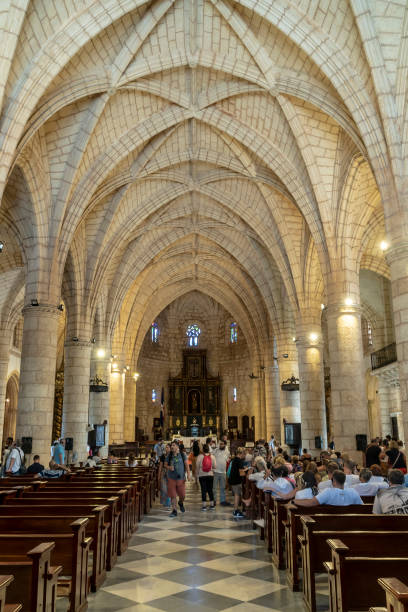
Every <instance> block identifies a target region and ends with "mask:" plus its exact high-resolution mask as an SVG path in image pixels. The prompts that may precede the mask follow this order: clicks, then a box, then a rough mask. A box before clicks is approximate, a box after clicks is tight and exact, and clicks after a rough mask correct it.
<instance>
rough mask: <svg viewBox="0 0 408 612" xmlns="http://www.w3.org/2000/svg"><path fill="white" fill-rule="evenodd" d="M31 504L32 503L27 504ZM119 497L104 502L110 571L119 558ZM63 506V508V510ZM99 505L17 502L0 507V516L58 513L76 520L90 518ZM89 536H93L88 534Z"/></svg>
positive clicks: (63, 502)
mask: <svg viewBox="0 0 408 612" xmlns="http://www.w3.org/2000/svg"><path fill="white" fill-rule="evenodd" d="M27 502H30V503H27ZM117 503H118V498H117V497H110V498H108V499H107V500H105V501H104V503H103V504H101V505H103V507H106V506H107V510H105V515H104V520H105V524H106V525H107V526H108V531H107V549H106V569H107V570H108V571H110V570H111V569H112V568H113V566H114V565H115V563H116V561H117V556H118V541H119V512H118V510H117ZM68 504H69V505H68ZM61 506H62V507H63V508H61ZM97 507H98V505H97V504H92V503H91V504H87V503H82V502H80V501H78V500H75V501H69V502H67V501H66V500H65V499H56V500H53V499H52V500H42V499H40V500H38V503H37V500H33V499H31V500H27V499H24V498H22V499H20V500H16V503H15V504H6V505H5V507H2V506H0V516H2V515H8V514H13V515H14V516H24V515H33V516H44V515H55V513H56V512H59V511H60V509H61V512H63V513H64V516H66V515H69V516H73V517H75V518H82V517H87V516H90V515H92V514H93V513H94V511H95V508H97ZM88 535H91V534H90V533H89V532H88Z"/></svg>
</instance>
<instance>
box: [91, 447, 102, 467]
mask: <svg viewBox="0 0 408 612" xmlns="http://www.w3.org/2000/svg"><path fill="white" fill-rule="evenodd" d="M92 457H93V460H94V461H95V463H96V465H98V463H102V459H101V457H100V456H99V448H98V449H97V450H96V451H95V452H94V454H93V455H92Z"/></svg>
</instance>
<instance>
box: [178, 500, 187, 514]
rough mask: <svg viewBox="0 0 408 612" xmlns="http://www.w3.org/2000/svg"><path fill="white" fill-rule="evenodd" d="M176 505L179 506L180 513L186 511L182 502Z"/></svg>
mask: <svg viewBox="0 0 408 612" xmlns="http://www.w3.org/2000/svg"><path fill="white" fill-rule="evenodd" d="M178 505H179V508H180V512H185V511H186V509H185V507H184V504H183V502H180V501H179V503H178Z"/></svg>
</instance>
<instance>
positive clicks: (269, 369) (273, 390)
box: [264, 363, 280, 441]
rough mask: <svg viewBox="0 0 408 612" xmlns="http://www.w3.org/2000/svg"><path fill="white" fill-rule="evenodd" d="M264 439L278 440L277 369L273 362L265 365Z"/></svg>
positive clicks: (278, 401) (278, 403)
mask: <svg viewBox="0 0 408 612" xmlns="http://www.w3.org/2000/svg"><path fill="white" fill-rule="evenodd" d="M264 372H265V410H266V432H265V434H266V439H267V441H268V440H269V439H270V437H271V435H272V434H273V435H274V436H275V440H277V441H279V440H280V398H279V369H278V366H277V365H276V364H275V363H269V364H267V365H265V370H264Z"/></svg>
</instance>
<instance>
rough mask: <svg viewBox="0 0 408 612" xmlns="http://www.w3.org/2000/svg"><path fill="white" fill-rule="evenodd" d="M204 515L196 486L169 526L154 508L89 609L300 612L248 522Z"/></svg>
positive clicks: (296, 596) (225, 511) (225, 513)
mask: <svg viewBox="0 0 408 612" xmlns="http://www.w3.org/2000/svg"><path fill="white" fill-rule="evenodd" d="M200 508H201V504H200V498H199V494H198V490H197V488H195V487H194V486H193V485H188V493H187V499H186V510H187V511H186V513H185V514H184V515H182V514H180V512H179V515H178V517H177V518H175V519H170V518H169V517H168V514H169V512H168V511H167V510H164V509H162V508H161V507H160V506H156V507H155V508H154V509H153V510H152V512H151V513H150V514H149V515H148V516H147V517H146V518H145V519H144V520H143V522H142V523H141V525H140V526H139V529H138V531H137V533H136V534H135V535H134V536H133V537H132V539H131V541H130V544H129V549H128V551H127V552H126V553H125V554H124V555H123V557H121V558H119V560H118V564H117V565H116V566H115V568H114V569H113V570H112V572H110V573H109V574H108V578H107V580H106V582H105V584H104V586H103V588H102V589H101V590H100V591H99V592H98V593H96V594H92V595H90V598H89V610H90V611H92V612H93V611H95V612H96V611H98V612H103V611H107V610H109V611H112V612H115V611H116V610H121V611H123V612H125V611H126V612H133V611H134V612H136V611H137V612H153V611H156V612H157V610H166V611H172V610H181V609H183V608H185V607H187V608H188V610H189V611H193V612H209V611H210V610H234V612H249V611H251V612H262V611H263V610H265V611H266V610H268V611H269V612H270V611H271V610H272V611H273V610H285V612H295V610H296V611H299V612H303V611H304V609H305V608H304V606H303V603H302V596H301V594H300V593H292V592H291V591H289V589H288V588H287V587H286V582H285V572H279V571H278V570H276V569H275V568H274V567H273V565H272V563H271V560H270V555H268V553H266V552H265V549H264V546H263V543H262V544H261V542H260V541H259V538H258V535H257V533H256V532H254V531H252V530H251V528H250V524H249V522H247V521H243V520H241V521H236V520H234V519H233V518H232V511H231V509H230V508H223V507H220V506H217V509H216V511H215V512H211V513H210V512H205V513H204V512H201V510H200ZM319 607H320V606H319ZM323 607H326V606H323Z"/></svg>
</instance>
